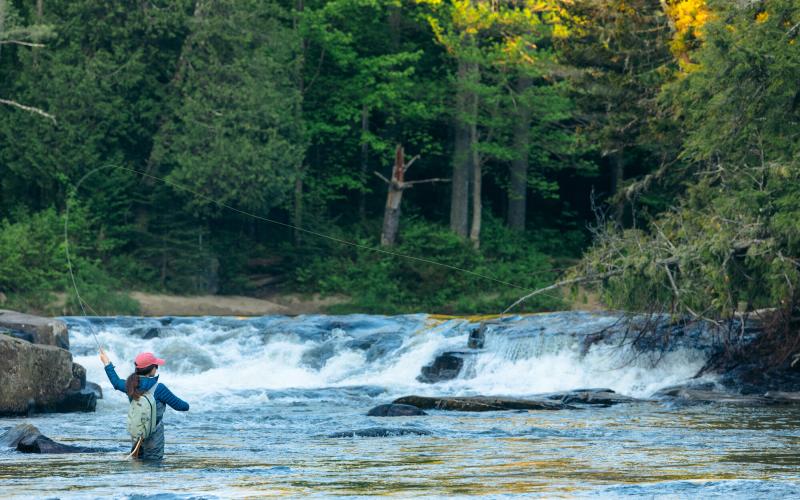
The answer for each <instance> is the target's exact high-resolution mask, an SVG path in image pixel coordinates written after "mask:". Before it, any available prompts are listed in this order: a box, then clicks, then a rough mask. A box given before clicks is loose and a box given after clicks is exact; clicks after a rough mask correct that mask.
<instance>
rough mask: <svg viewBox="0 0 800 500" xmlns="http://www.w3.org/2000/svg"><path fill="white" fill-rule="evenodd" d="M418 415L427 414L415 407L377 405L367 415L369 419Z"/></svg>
mask: <svg viewBox="0 0 800 500" xmlns="http://www.w3.org/2000/svg"><path fill="white" fill-rule="evenodd" d="M420 415H427V413H425V412H424V411H422V410H420V409H419V408H417V407H416V406H411V405H398V404H386V405H378V406H376V407H375V408H373V409H371V410H370V411H369V413H367V416H369V417H414V416H420Z"/></svg>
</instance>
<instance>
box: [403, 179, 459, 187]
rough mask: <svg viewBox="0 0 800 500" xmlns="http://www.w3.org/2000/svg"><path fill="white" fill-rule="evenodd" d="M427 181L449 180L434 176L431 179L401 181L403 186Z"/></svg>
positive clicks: (448, 180)
mask: <svg viewBox="0 0 800 500" xmlns="http://www.w3.org/2000/svg"><path fill="white" fill-rule="evenodd" d="M428 182H450V179H440V178H438V177H434V178H433V179H422V180H419V181H406V182H404V183H403V186H404V187H405V186H408V187H411V186H413V185H414V184H425V183H428Z"/></svg>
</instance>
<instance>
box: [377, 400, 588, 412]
mask: <svg viewBox="0 0 800 500" xmlns="http://www.w3.org/2000/svg"><path fill="white" fill-rule="evenodd" d="M392 404H402V405H411V406H416V407H417V408H420V409H423V410H451V411H503V410H564V409H568V408H574V407H572V406H569V405H566V404H564V403H561V402H558V401H552V400H550V399H544V398H543V399H517V398H504V397H496V396H467V397H426V396H404V397H402V398H398V399H395V400H394V401H392Z"/></svg>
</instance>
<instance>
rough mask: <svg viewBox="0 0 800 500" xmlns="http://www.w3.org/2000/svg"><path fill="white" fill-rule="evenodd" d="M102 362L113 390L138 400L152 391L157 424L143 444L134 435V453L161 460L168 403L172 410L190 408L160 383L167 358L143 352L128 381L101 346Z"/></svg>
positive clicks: (132, 439) (129, 398) (145, 458)
mask: <svg viewBox="0 0 800 500" xmlns="http://www.w3.org/2000/svg"><path fill="white" fill-rule="evenodd" d="M100 361H102V362H103V365H104V366H105V370H106V375H107V376H108V380H109V381H110V382H111V385H112V386H113V387H114V389H116V390H118V391H120V392H124V393H125V394H127V396H128V401H129V402H133V401H138V400H139V399H140V398H143V397H145V396H147V395H148V394H152V398H153V399H154V400H155V403H156V412H155V415H156V424H155V427H154V428H153V429H152V432H151V433H150V435H149V436H148V437H147V438H145V439H143V440H141V443H138V441H139V440H137V439H134V438H131V444H132V446H131V456H132V457H134V458H140V459H143V460H160V459H161V458H163V456H164V420H163V417H164V411H166V408H167V405H169V406H170V407H171V408H172V409H173V410H177V411H189V403H187V402H186V401H184V400H182V399H180V398H179V397H177V396H176V395H174V394H172V392H171V391H170V390H169V389H167V386H165V385H164V384H160V383H158V367H159V366H162V365H164V360H163V359H159V358H157V357H155V356H154V355H153V353H151V352H143V353H140V354H139V355H138V356H136V359H135V360H134V372H133V373H131V374H130V375H129V376H128V378H127V379H126V380H122V379H121V378H119V375H117V371H116V369H115V368H114V365H113V364H112V363H111V360H110V359H108V355H107V354H106V353H105V351H103V350H102V349H100ZM137 444H138V446H137Z"/></svg>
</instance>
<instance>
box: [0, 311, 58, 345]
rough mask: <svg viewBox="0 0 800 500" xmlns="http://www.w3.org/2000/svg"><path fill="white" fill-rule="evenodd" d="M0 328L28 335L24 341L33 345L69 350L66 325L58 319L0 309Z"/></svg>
mask: <svg viewBox="0 0 800 500" xmlns="http://www.w3.org/2000/svg"><path fill="white" fill-rule="evenodd" d="M0 327H3V328H6V329H8V330H10V331H16V332H24V333H25V334H27V335H28V337H25V340H28V341H29V342H31V343H34V344H42V345H52V346H55V347H60V348H62V349H67V350H68V349H69V334H68V333H67V325H66V323H64V322H63V321H61V320H59V319H53V318H43V317H40V316H32V315H30V314H23V313H19V312H16V311H8V310H6V309H0Z"/></svg>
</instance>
